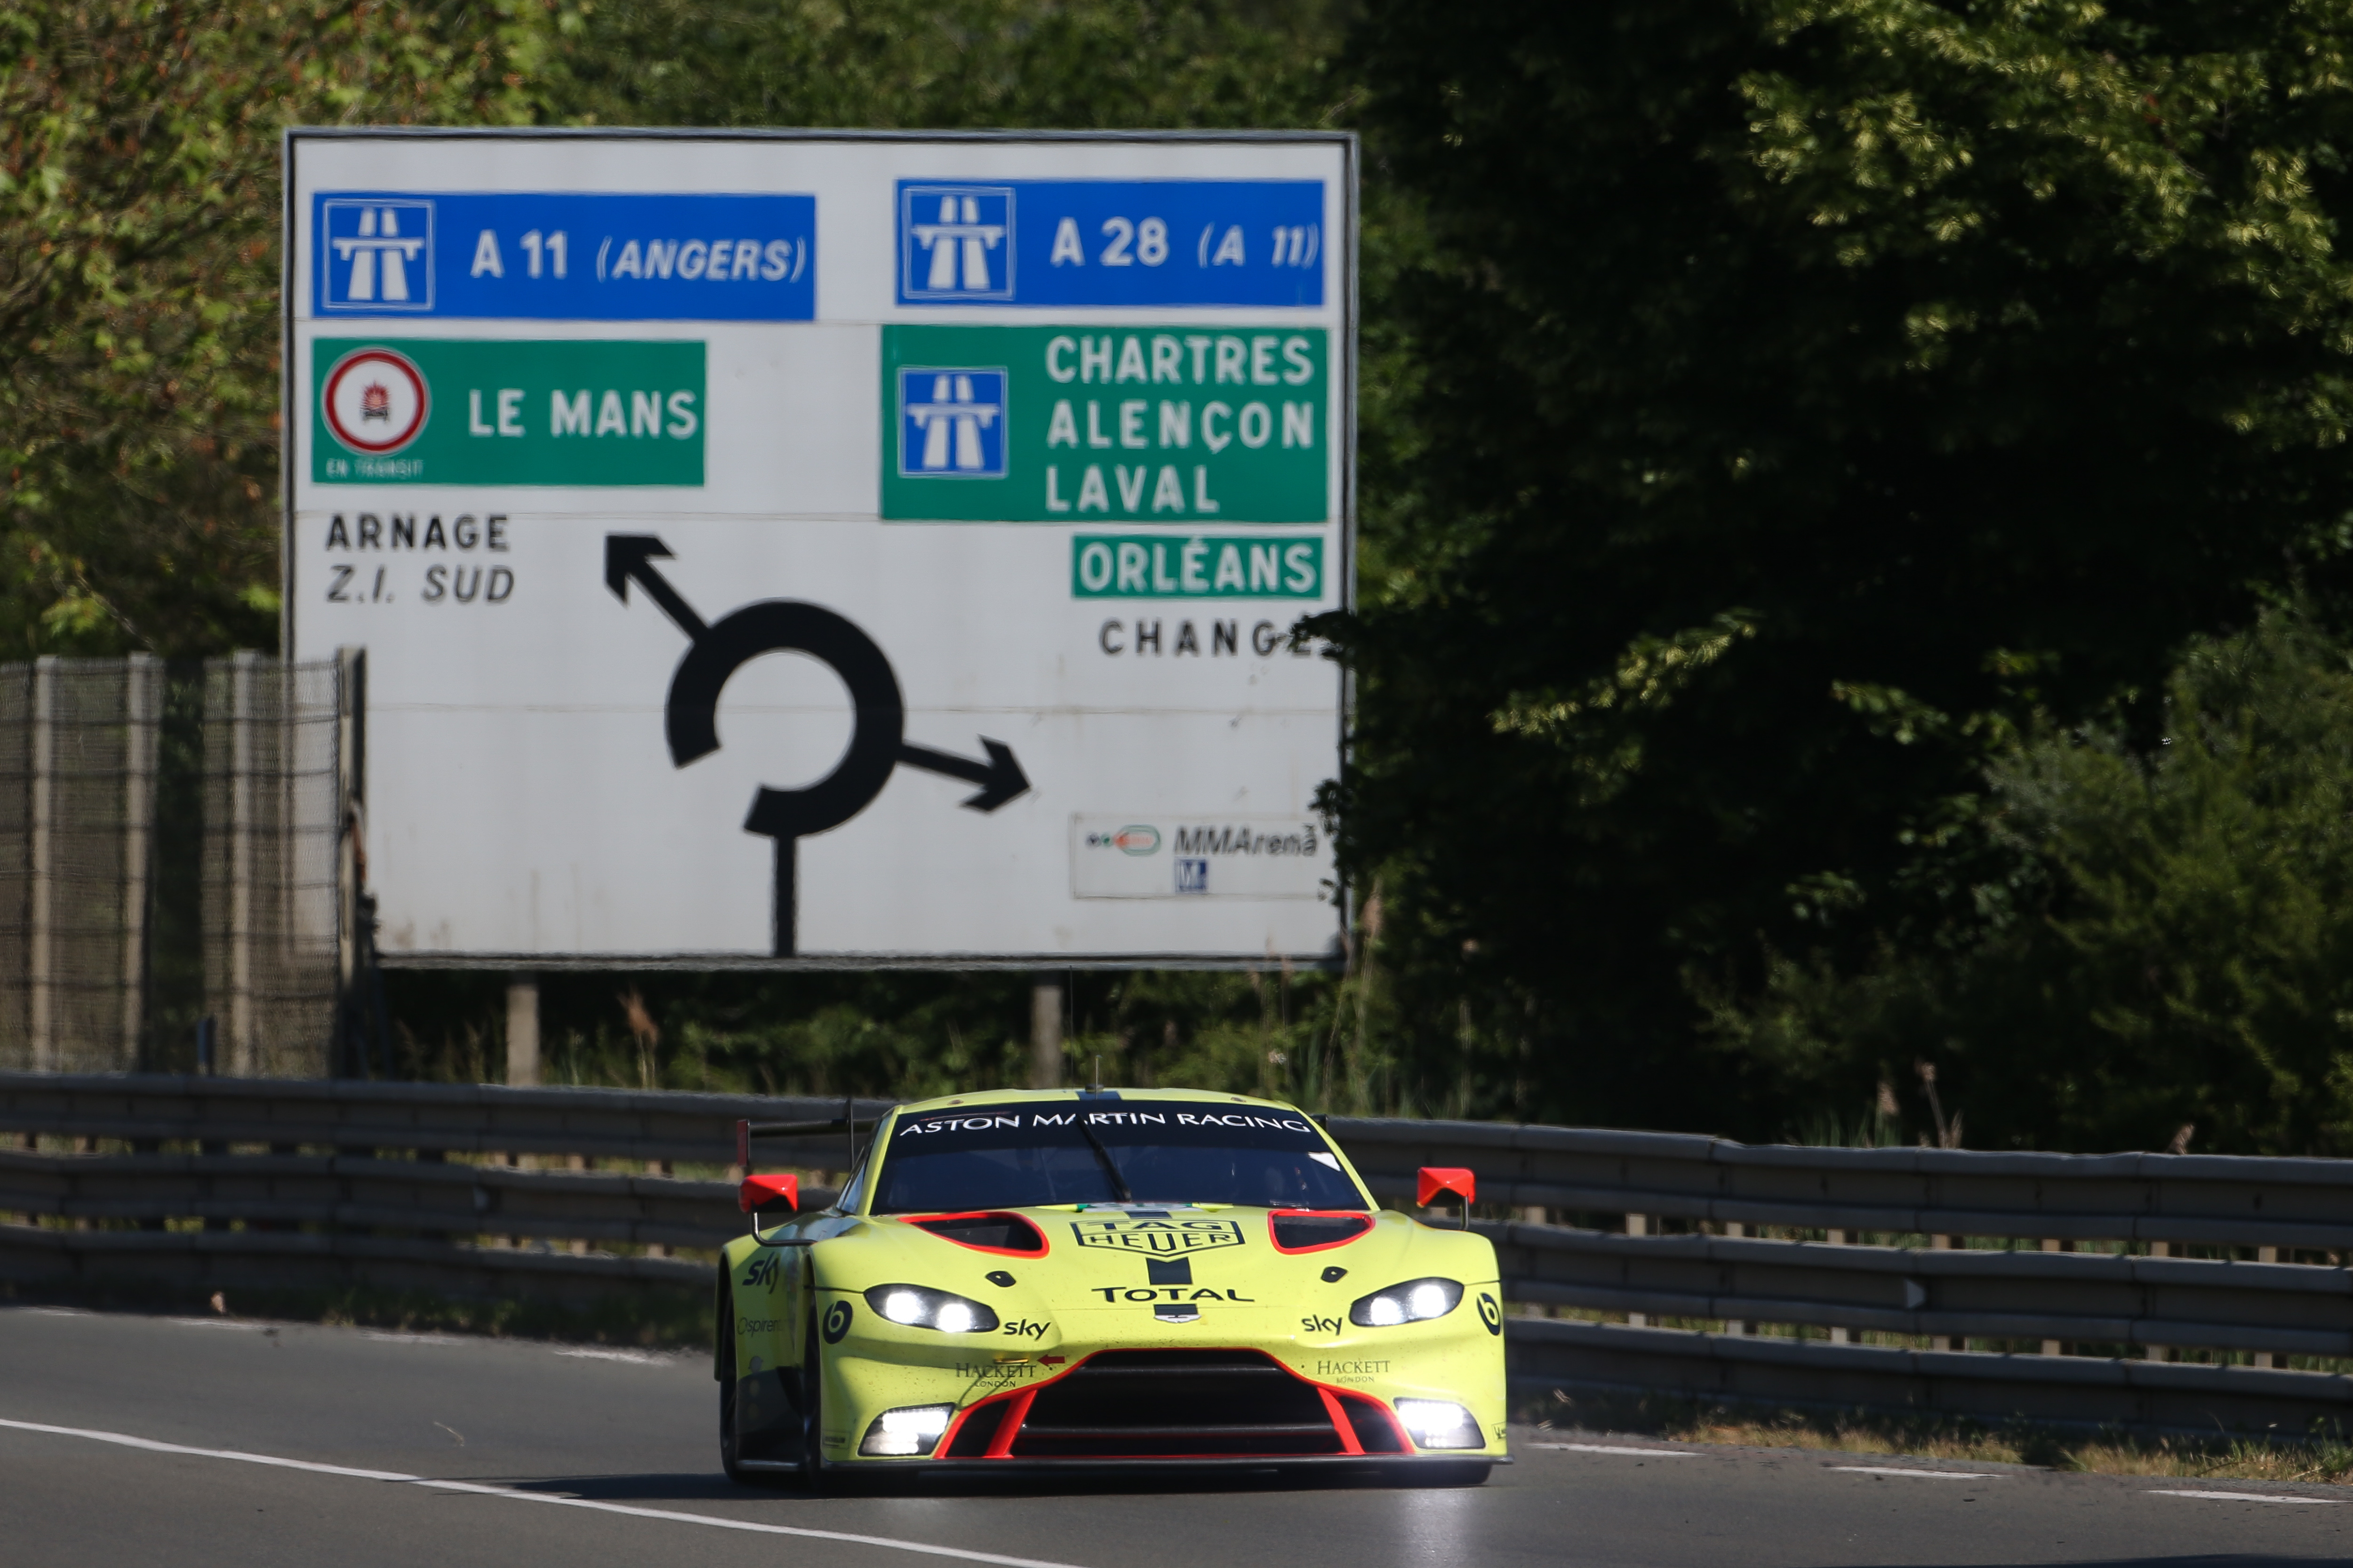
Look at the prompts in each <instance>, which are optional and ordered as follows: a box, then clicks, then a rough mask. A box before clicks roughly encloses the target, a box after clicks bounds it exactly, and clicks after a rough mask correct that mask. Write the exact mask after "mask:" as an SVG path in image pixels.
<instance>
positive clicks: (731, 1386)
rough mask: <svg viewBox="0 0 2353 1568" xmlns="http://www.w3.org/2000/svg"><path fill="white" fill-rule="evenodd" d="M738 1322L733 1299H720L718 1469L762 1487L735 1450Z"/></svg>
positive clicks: (743, 1483)
mask: <svg viewBox="0 0 2353 1568" xmlns="http://www.w3.org/2000/svg"><path fill="white" fill-rule="evenodd" d="M734 1322H735V1311H734V1299H733V1297H732V1296H725V1295H723V1296H721V1297H720V1298H719V1358H718V1359H719V1468H721V1469H723V1470H724V1471H726V1472H727V1479H729V1480H731V1481H733V1482H734V1483H735V1484H736V1485H737V1486H739V1487H754V1486H758V1485H759V1484H760V1479H759V1477H757V1476H755V1475H754V1474H753V1473H752V1472H751V1471H749V1470H746V1469H744V1468H743V1466H742V1465H741V1464H740V1463H739V1462H738V1457H737V1454H736V1451H735V1447H736V1445H735V1335H734V1332H733V1324H734Z"/></svg>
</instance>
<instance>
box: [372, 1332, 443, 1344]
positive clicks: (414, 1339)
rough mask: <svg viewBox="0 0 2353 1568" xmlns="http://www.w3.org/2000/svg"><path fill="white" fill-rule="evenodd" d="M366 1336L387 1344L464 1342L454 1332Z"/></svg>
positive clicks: (375, 1334) (374, 1334)
mask: <svg viewBox="0 0 2353 1568" xmlns="http://www.w3.org/2000/svg"><path fill="white" fill-rule="evenodd" d="M368 1338H370V1339H372V1340H375V1341H378V1342H382V1343H384V1344H388V1345H461V1344H464V1343H465V1341H464V1340H462V1339H460V1338H459V1337H458V1336H457V1335H456V1334H385V1333H370V1334H369V1335H368Z"/></svg>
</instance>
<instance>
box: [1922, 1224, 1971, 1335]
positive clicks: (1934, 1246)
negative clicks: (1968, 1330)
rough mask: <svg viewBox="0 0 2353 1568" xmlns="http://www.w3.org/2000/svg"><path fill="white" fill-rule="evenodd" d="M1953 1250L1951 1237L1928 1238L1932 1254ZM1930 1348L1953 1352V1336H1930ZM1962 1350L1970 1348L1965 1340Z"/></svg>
mask: <svg viewBox="0 0 2353 1568" xmlns="http://www.w3.org/2000/svg"><path fill="white" fill-rule="evenodd" d="M1952 1249H1953V1238H1952V1237H1949V1236H1931V1237H1929V1238H1928V1250H1929V1251H1931V1252H1950V1251H1951V1250H1952ZM1928 1348H1929V1349H1930V1350H1932V1351H1948V1350H1951V1349H1952V1348H1953V1336H1952V1335H1950V1334H1930V1335H1929V1336H1928ZM1961 1348H1962V1349H1963V1350H1967V1349H1968V1341H1967V1340H1963V1341H1962V1342H1961Z"/></svg>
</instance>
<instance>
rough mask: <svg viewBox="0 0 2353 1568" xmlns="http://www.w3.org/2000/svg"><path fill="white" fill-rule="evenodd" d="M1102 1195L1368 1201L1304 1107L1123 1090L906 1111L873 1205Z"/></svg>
mask: <svg viewBox="0 0 2353 1568" xmlns="http://www.w3.org/2000/svg"><path fill="white" fill-rule="evenodd" d="M1104 1203H1142V1204H1248V1205H1258V1206H1262V1207H1266V1208H1313V1209H1362V1208H1363V1207H1364V1206H1365V1200H1364V1197H1363V1195H1362V1194H1359V1193H1358V1192H1357V1191H1356V1184H1354V1183H1353V1182H1351V1181H1349V1179H1348V1178H1347V1176H1346V1175H1345V1173H1343V1172H1342V1171H1341V1169H1340V1162H1339V1160H1338V1159H1337V1158H1335V1156H1334V1155H1333V1153H1332V1148H1331V1145H1330V1144H1328V1143H1326V1142H1324V1135H1323V1134H1322V1133H1321V1132H1319V1131H1316V1129H1315V1127H1314V1124H1313V1123H1311V1122H1310V1121H1308V1120H1307V1119H1306V1118H1305V1117H1304V1116H1302V1115H1300V1114H1299V1113H1298V1112H1297V1111H1294V1110H1271V1109H1269V1108H1267V1107H1264V1106H1247V1105H1224V1106H1220V1105H1216V1104H1212V1103H1208V1102H1206V1101H1201V1100H1134V1099H1124V1100H1092V1101H1081V1102H1079V1103H1077V1104H1071V1103H1070V1102H1069V1101H1063V1102H1060V1103H1059V1104H1054V1105H1051V1106H1044V1107H1041V1106H1030V1105H1018V1106H1006V1107H997V1106H982V1107H977V1108H976V1109H974V1110H945V1111H935V1112H932V1113H929V1114H926V1115H921V1116H911V1115H902V1116H901V1117H900V1118H899V1119H898V1121H896V1122H895V1123H894V1124H893V1125H892V1129H891V1134H890V1145H889V1147H888V1148H887V1149H886V1150H884V1151H883V1160H882V1169H881V1184H880V1185H879V1186H878V1187H877V1188H876V1190H875V1194H874V1207H873V1210H872V1211H871V1212H873V1213H875V1214H928V1213H938V1212H940V1211H943V1210H957V1209H986V1208H1018V1207H1021V1206H1023V1205H1048V1204H1104Z"/></svg>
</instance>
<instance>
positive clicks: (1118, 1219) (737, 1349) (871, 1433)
mask: <svg viewBox="0 0 2353 1568" xmlns="http://www.w3.org/2000/svg"><path fill="white" fill-rule="evenodd" d="M1468 1174H1469V1173H1425V1180H1424V1183H1423V1185H1424V1187H1425V1189H1429V1188H1430V1187H1432V1186H1433V1185H1436V1186H1443V1187H1446V1188H1448V1189H1449V1190H1451V1191H1453V1192H1455V1193H1457V1194H1460V1195H1461V1197H1462V1198H1463V1199H1464V1200H1465V1201H1466V1203H1467V1201H1468V1199H1469V1197H1470V1195H1471V1194H1470V1192H1469V1190H1468V1181H1467V1178H1468ZM795 1189H796V1183H795V1180H794V1178H792V1177H790V1176H770V1175H758V1174H754V1175H750V1176H748V1177H747V1178H746V1179H745V1182H744V1199H743V1201H744V1206H745V1207H746V1208H747V1209H749V1210H751V1211H752V1213H753V1220H752V1228H751V1231H750V1234H747V1235H745V1236H744V1237H739V1238H738V1239H737V1240H735V1241H734V1242H733V1243H731V1244H730V1245H729V1246H728V1247H727V1248H726V1250H725V1252H724V1254H723V1258H722V1260H721V1264H720V1268H719V1276H718V1286H717V1288H718V1335H717V1344H716V1346H715V1352H716V1353H715V1357H714V1363H715V1365H714V1371H715V1373H716V1374H717V1376H718V1379H719V1444H720V1455H721V1458H722V1459H723V1463H724V1464H725V1467H726V1469H727V1473H728V1475H729V1476H730V1477H731V1478H733V1479H737V1480H742V1481H753V1480H756V1479H762V1478H763V1472H769V1473H773V1472H788V1471H794V1470H798V1471H800V1472H802V1473H803V1474H804V1475H805V1476H807V1478H808V1479H809V1480H810V1482H811V1483H812V1484H814V1485H822V1484H824V1483H825V1482H826V1480H827V1479H828V1477H839V1476H845V1475H852V1474H860V1473H878V1472H889V1471H892V1470H897V1471H901V1472H906V1471H916V1470H940V1469H945V1468H965V1469H971V1470H980V1471H991V1472H1000V1473H1001V1472H1003V1471H1005V1470H1007V1469H1009V1468H1019V1467H1031V1468H1043V1467H1056V1468H1059V1467H1064V1466H1076V1465H1103V1464H1109V1465H1119V1466H1128V1465H1139V1464H1142V1465H1152V1466H1192V1465H1203V1464H1209V1465H1244V1466H1250V1467H1257V1466H1261V1465H1269V1464H1275V1465H1283V1466H1294V1465H1297V1466H1316V1467H1369V1468H1382V1469H1385V1470H1388V1472H1390V1473H1391V1474H1393V1475H1394V1476H1395V1477H1396V1478H1397V1479H1400V1480H1409V1481H1416V1482H1426V1483H1433V1484H1444V1485H1464V1484H1471V1483H1475V1482H1476V1481H1478V1480H1480V1479H1484V1477H1485V1476H1486V1473H1487V1468H1488V1467H1489V1466H1490V1465H1491V1464H1493V1463H1494V1462H1496V1461H1497V1460H1500V1459H1503V1458H1504V1341H1503V1310H1502V1299H1501V1292H1500V1290H1499V1289H1498V1286H1497V1277H1498V1270H1497V1268H1496V1265H1495V1252H1494V1248H1493V1247H1491V1246H1490V1245H1489V1244H1488V1242H1487V1241H1486V1240H1485V1239H1484V1238H1483V1237H1478V1236H1475V1235H1472V1234H1471V1233H1469V1232H1468V1231H1466V1230H1462V1229H1456V1228H1449V1227H1442V1226H1432V1225H1427V1224H1424V1223H1422V1222H1421V1221H1419V1220H1417V1219H1414V1218H1412V1217H1409V1215H1404V1214H1399V1213H1394V1212H1390V1213H1384V1212H1382V1211H1381V1210H1380V1209H1379V1208H1378V1206H1377V1205H1376V1204H1375V1203H1374V1202H1373V1201H1372V1198H1371V1196H1370V1195H1369V1194H1368V1193H1367V1192H1366V1188H1365V1185H1364V1183H1363V1182H1362V1181H1361V1180H1360V1179H1358V1177H1357V1175H1356V1172H1355V1170H1354V1169H1353V1168H1352V1167H1351V1166H1350V1165H1349V1163H1348V1160H1347V1157H1346V1156H1345V1154H1343V1153H1342V1152H1340V1150H1339V1148H1338V1147H1337V1146H1336V1145H1335V1143H1333V1142H1332V1141H1331V1140H1330V1139H1329V1138H1328V1137H1326V1136H1325V1134H1324V1131H1323V1129H1322V1128H1321V1127H1319V1126H1318V1125H1317V1124H1316V1123H1315V1122H1314V1121H1313V1120H1311V1119H1310V1118H1309V1117H1307V1116H1305V1115H1303V1113H1301V1112H1300V1111H1298V1110H1294V1109H1293V1108H1292V1107H1290V1106H1287V1105H1280V1104H1276V1103H1274V1102H1272V1101H1269V1100H1246V1099H1240V1098H1238V1097H1236V1096H1232V1095H1223V1094H1207V1093H1197V1092H1189V1091H1185V1090H1175V1089H1128V1090H1092V1091H1089V1090H1080V1091H1071V1090H1037V1091H1008V1092H1001V1093H990V1094H975V1095H965V1096H962V1097H959V1098H956V1099H953V1100H932V1101H927V1102H925V1103H923V1104H919V1105H907V1106H901V1107H899V1108H897V1109H896V1110H892V1111H890V1112H888V1113H887V1114H885V1115H884V1116H883V1118H882V1119H881V1121H880V1122H879V1124H877V1126H876V1127H875V1129H874V1135H873V1137H872V1138H871V1140H870V1141H869V1142H868V1143H867V1144H866V1146H865V1148H864V1150H863V1151H862V1152H860V1154H859V1155H858V1157H857V1160H856V1170H855V1171H854V1173H852V1174H851V1176H850V1178H849V1181H848V1182H847V1183H846V1184H844V1186H843V1189H842V1192H841V1195H840V1197H839V1201H838V1203H837V1204H836V1205H835V1206H834V1207H832V1208H828V1209H826V1210H824V1211H822V1212H818V1213H812V1214H809V1215H803V1216H798V1217H786V1218H785V1219H784V1223H781V1224H775V1225H769V1224H766V1223H765V1221H766V1220H768V1219H770V1218H772V1217H778V1216H783V1215H788V1214H789V1211H788V1209H787V1208H786V1205H788V1204H789V1203H790V1202H791V1200H792V1198H793V1197H794V1195H795ZM1429 1198H1430V1193H1429V1191H1428V1190H1425V1192H1424V1194H1423V1199H1424V1201H1425V1202H1427V1201H1429Z"/></svg>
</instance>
